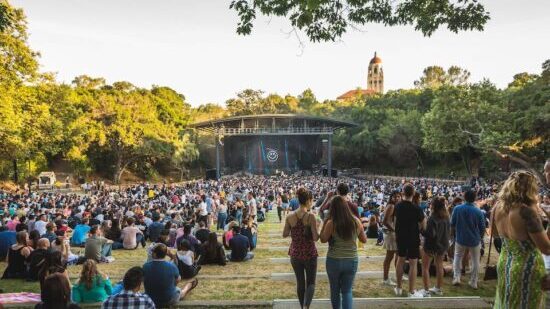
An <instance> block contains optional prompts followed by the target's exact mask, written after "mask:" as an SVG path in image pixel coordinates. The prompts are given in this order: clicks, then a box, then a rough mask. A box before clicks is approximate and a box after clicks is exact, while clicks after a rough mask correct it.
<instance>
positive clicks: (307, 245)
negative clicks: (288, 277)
mask: <svg viewBox="0 0 550 309" xmlns="http://www.w3.org/2000/svg"><path fill="white" fill-rule="evenodd" d="M296 196H297V198H298V201H299V202H300V208H298V209H297V210H296V211H294V212H292V213H291V214H290V215H288V216H287V217H286V219H285V227H284V230H283V237H284V238H286V237H288V236H290V237H291V239H292V242H291V243H290V247H289V249H288V255H289V256H290V263H291V265H292V269H293V270H294V274H295V275H296V283H297V284H296V290H297V294H298V301H299V302H300V307H302V308H306V309H307V308H309V306H310V305H311V301H312V299H313V294H315V277H316V275H317V257H318V253H317V248H316V247H315V242H316V241H317V240H318V239H319V234H318V232H317V231H318V230H317V220H316V219H315V215H313V214H311V213H310V212H309V211H310V209H311V204H312V195H311V192H309V191H307V190H306V189H304V188H300V189H298V191H297V192H296Z"/></svg>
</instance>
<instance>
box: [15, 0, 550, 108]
mask: <svg viewBox="0 0 550 309" xmlns="http://www.w3.org/2000/svg"><path fill="white" fill-rule="evenodd" d="M480 2H481V3H483V4H484V5H485V6H486V8H487V9H488V11H489V12H490V14H491V20H490V21H489V22H488V24H487V26H486V29H485V31H483V32H460V33H459V34H454V33H452V32H449V31H447V30H445V29H440V30H438V31H437V32H436V33H435V34H434V35H432V36H431V37H424V36H423V35H422V34H421V33H420V32H415V31H414V29H413V27H412V26H403V27H383V26H381V25H375V24H369V25H365V26H364V27H363V28H362V29H359V30H349V31H348V33H346V34H345V35H344V36H343V38H342V40H341V41H340V42H336V43H334V42H329V43H311V42H309V41H307V38H306V37H305V36H304V35H302V40H303V41H304V42H305V47H304V48H303V49H302V48H300V44H299V41H298V39H297V38H296V37H294V36H289V35H288V32H289V31H290V30H291V27H290V25H289V22H288V21H287V20H285V19H282V18H269V17H264V16H259V17H258V19H257V21H256V23H255V27H254V29H253V32H252V34H251V35H250V36H240V35H237V34H236V32H235V29H236V24H237V21H238V20H237V16H236V14H235V13H234V12H233V11H231V10H229V8H228V7H229V3H230V0H12V1H11V3H12V5H14V6H16V7H21V8H23V9H24V11H25V13H26V15H27V20H28V27H29V33H30V38H29V43H30V45H31V47H32V48H33V49H34V50H37V51H39V52H40V53H41V58H40V63H41V65H42V67H41V70H42V71H48V72H56V73H57V79H58V80H59V81H60V82H66V83H70V82H71V81H72V80H73V78H74V77H75V76H78V75H82V74H87V75H90V76H93V77H104V78H106V80H107V82H108V83H113V82H115V81H121V80H125V81H129V82H131V83H133V84H134V85H137V86H140V87H147V88H149V87H151V86H152V85H162V86H169V87H171V88H173V89H175V90H176V91H178V92H179V93H182V94H183V95H185V97H186V101H187V102H189V103H191V104H192V105H193V106H198V105H199V104H204V103H218V104H223V103H224V102H225V101H226V100H227V99H229V98H232V97H235V95H236V93H238V92H240V91H241V90H244V89H247V88H252V89H260V90H263V91H265V92H266V93H278V94H280V95H286V94H291V95H298V94H300V93H301V92H302V91H303V90H305V89H307V88H310V89H312V90H313V92H314V93H315V95H316V96H317V98H318V99H320V100H324V99H335V98H336V97H337V96H339V95H340V94H342V93H344V92H346V91H347V90H351V89H355V88H357V87H362V88H366V73H367V67H368V64H369V61H370V59H371V58H372V56H373V54H374V52H375V51H377V52H378V56H379V57H380V58H381V59H382V61H383V66H384V75H385V90H386V91H387V90H391V89H400V88H412V87H413V83H414V81H415V80H417V79H418V78H419V77H420V76H421V74H422V70H423V69H424V68H425V67H427V66H430V65H439V66H443V67H445V68H446V67H449V66H451V65H459V66H461V67H463V68H466V69H468V70H469V71H470V72H471V73H472V77H471V79H472V80H473V81H478V80H481V79H482V78H489V79H490V80H491V81H492V82H493V83H495V84H496V85H497V86H499V87H505V86H506V85H507V84H508V83H509V82H510V81H511V80H512V77H513V75H514V74H516V73H519V72H530V73H540V71H541V64H542V63H543V62H544V61H545V60H546V59H550V17H549V16H550V15H549V14H548V12H550V1H548V0H522V1H519V0H487V1H484V0H480Z"/></svg>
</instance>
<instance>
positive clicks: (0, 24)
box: [0, 0, 12, 32]
mask: <svg viewBox="0 0 550 309" xmlns="http://www.w3.org/2000/svg"><path fill="white" fill-rule="evenodd" d="M11 24H12V15H11V7H10V6H9V4H8V2H7V1H3V0H2V1H0V32H1V31H4V30H6V29H7V28H8V27H10V26H11Z"/></svg>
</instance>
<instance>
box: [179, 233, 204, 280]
mask: <svg viewBox="0 0 550 309" xmlns="http://www.w3.org/2000/svg"><path fill="white" fill-rule="evenodd" d="M175 265H176V266H177V267H178V270H179V272H180V276H181V278H183V279H189V278H193V277H195V276H196V275H197V274H198V273H199V271H200V270H201V267H200V266H197V264H196V263H195V253H194V252H193V250H191V244H190V243H189V241H187V239H184V240H182V241H181V242H180V243H179V244H178V251H177V252H176V259H175Z"/></svg>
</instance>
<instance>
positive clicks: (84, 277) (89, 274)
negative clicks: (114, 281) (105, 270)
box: [79, 259, 101, 290]
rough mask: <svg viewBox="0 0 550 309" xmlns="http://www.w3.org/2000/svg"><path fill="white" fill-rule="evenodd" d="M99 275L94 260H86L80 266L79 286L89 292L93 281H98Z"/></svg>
mask: <svg viewBox="0 0 550 309" xmlns="http://www.w3.org/2000/svg"><path fill="white" fill-rule="evenodd" d="M99 277H101V274H100V273H99V272H98V271H97V263H96V261H94V260H91V259H88V260H86V262H84V264H83V265H82V271H81V272H80V281H79V283H80V284H84V285H85V286H86V288H87V289H88V290H91V289H92V287H93V284H94V282H93V281H94V279H95V280H96V281H99Z"/></svg>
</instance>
